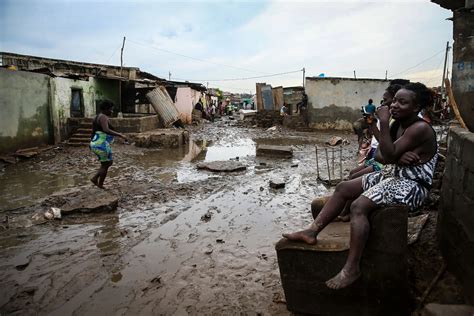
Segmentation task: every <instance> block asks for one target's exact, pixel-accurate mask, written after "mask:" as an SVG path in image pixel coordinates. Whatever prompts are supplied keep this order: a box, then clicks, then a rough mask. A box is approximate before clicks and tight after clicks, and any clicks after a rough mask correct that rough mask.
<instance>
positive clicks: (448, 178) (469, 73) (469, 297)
mask: <svg viewBox="0 0 474 316" xmlns="http://www.w3.org/2000/svg"><path fill="white" fill-rule="evenodd" d="M432 2H435V3H437V4H439V5H440V6H442V7H443V8H446V9H449V10H452V11H453V18H452V20H453V39H454V45H453V67H452V88H453V94H454V99H455V101H456V103H457V105H458V107H459V111H460V112H461V116H462V118H463V120H464V122H465V123H466V125H467V127H468V128H469V130H470V132H469V131H467V130H464V129H461V128H452V129H451V130H450V132H449V139H448V144H449V145H448V146H449V147H448V150H447V157H446V163H445V171H444V176H443V184H442V188H441V203H440V209H439V216H438V239H439V243H440V248H441V251H442V253H443V256H444V258H445V259H446V262H447V264H448V270H450V271H451V272H453V273H454V275H456V277H457V278H458V280H459V281H460V283H461V284H462V285H463V287H464V294H465V298H466V302H467V303H468V304H471V305H474V256H473V253H474V212H473V208H474V190H473V183H474V133H472V132H474V1H472V0H432Z"/></svg>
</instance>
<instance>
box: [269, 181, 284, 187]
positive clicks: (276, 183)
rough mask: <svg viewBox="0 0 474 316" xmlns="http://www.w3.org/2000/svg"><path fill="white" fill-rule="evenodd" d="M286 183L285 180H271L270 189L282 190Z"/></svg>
mask: <svg viewBox="0 0 474 316" xmlns="http://www.w3.org/2000/svg"><path fill="white" fill-rule="evenodd" d="M285 184H286V183H285V181H284V180H283V179H272V180H270V187H271V188H273V189H281V188H284V187H285Z"/></svg>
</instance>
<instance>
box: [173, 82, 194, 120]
mask: <svg viewBox="0 0 474 316" xmlns="http://www.w3.org/2000/svg"><path fill="white" fill-rule="evenodd" d="M174 104H175V105H176V108H177V109H178V112H179V118H180V119H181V121H182V122H183V123H184V124H191V121H192V112H193V106H194V103H193V99H192V94H191V88H189V87H179V88H178V89H177V90H176V97H175V100H174Z"/></svg>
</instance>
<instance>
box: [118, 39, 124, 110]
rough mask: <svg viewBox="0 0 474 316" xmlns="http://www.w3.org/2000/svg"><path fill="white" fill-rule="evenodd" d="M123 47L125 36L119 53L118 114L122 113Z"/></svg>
mask: <svg viewBox="0 0 474 316" xmlns="http://www.w3.org/2000/svg"><path fill="white" fill-rule="evenodd" d="M124 47H125V36H124V37H123V43H122V50H121V51H120V80H119V112H122V68H123V48H124Z"/></svg>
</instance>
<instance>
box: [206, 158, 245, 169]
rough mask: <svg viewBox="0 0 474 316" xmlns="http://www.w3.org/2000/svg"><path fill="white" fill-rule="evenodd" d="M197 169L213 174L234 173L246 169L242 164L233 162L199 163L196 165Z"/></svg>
mask: <svg viewBox="0 0 474 316" xmlns="http://www.w3.org/2000/svg"><path fill="white" fill-rule="evenodd" d="M197 168H198V169H205V170H209V171H214V172H235V171H243V170H245V169H247V167H246V166H245V165H244V164H243V163H241V162H238V161H233V160H225V161H210V162H201V163H199V164H197Z"/></svg>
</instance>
